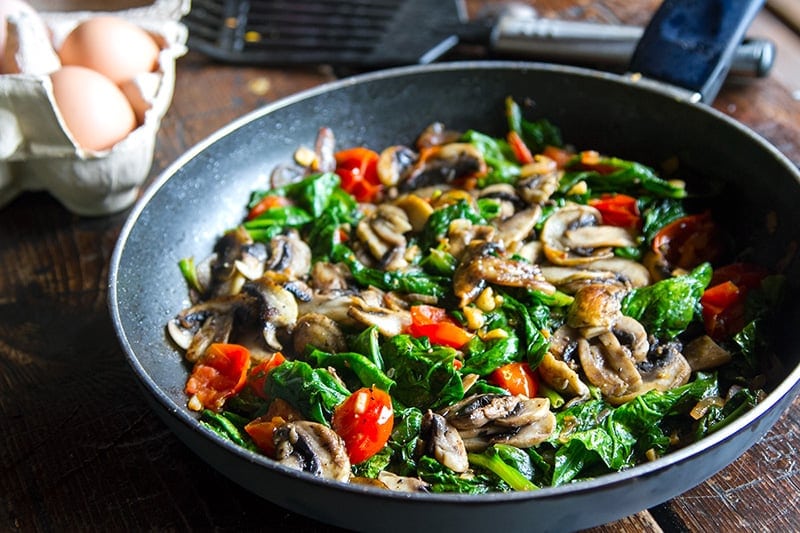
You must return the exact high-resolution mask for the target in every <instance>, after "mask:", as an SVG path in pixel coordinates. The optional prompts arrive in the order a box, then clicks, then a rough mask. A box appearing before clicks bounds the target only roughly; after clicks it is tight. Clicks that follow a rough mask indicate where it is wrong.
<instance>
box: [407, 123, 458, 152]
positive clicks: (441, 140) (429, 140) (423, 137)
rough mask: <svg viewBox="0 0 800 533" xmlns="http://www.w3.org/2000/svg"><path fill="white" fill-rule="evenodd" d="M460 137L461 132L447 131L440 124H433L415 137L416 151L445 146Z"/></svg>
mask: <svg viewBox="0 0 800 533" xmlns="http://www.w3.org/2000/svg"><path fill="white" fill-rule="evenodd" d="M460 137H461V132H459V131H454V130H448V129H447V128H445V125H444V124H442V123H441V122H434V123H432V124H430V125H429V126H428V127H427V128H425V129H424V130H423V131H422V133H420V134H419V137H417V141H416V143H415V144H416V146H417V149H419V150H421V149H423V148H431V147H433V146H438V145H440V144H447V143H452V142H455V141H457V140H458V139H459V138H460Z"/></svg>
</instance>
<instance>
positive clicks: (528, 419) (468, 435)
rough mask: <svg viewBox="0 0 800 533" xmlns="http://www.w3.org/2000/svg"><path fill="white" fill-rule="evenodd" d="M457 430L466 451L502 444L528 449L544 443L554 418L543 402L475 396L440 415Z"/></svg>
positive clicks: (545, 400) (552, 425) (545, 402)
mask: <svg viewBox="0 0 800 533" xmlns="http://www.w3.org/2000/svg"><path fill="white" fill-rule="evenodd" d="M441 414H442V416H443V417H444V418H445V419H446V420H447V422H449V423H450V424H451V425H452V426H453V427H454V428H456V429H458V432H459V434H460V435H461V438H462V439H463V441H464V446H465V447H466V449H467V450H468V451H480V450H482V449H485V448H486V447H487V446H489V445H491V444H493V443H498V442H504V443H507V444H513V445H515V446H520V447H530V446H534V445H536V444H539V443H541V442H543V441H544V440H546V439H547V438H548V437H549V436H550V434H551V433H552V431H553V428H554V427H555V416H554V415H553V414H552V413H551V412H550V402H549V400H547V399H546V398H528V397H527V396H523V395H518V396H507V395H501V394H476V395H473V396H469V397H467V398H465V399H463V400H461V401H460V402H457V403H456V404H454V405H452V406H450V407H447V408H445V409H444V410H442V411H441Z"/></svg>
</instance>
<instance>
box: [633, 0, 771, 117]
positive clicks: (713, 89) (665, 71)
mask: <svg viewBox="0 0 800 533" xmlns="http://www.w3.org/2000/svg"><path fill="white" fill-rule="evenodd" d="M763 4H764V0H664V2H663V3H662V4H661V6H660V7H659V8H658V10H657V11H656V13H655V15H654V16H653V18H652V20H651V21H650V23H649V24H648V25H647V27H646V28H645V30H644V33H643V34H642V38H641V40H640V41H639V44H638V45H637V47H636V50H635V51H634V53H633V57H632V58H631V64H630V67H629V71H630V72H634V73H641V74H643V75H645V76H647V77H648V78H654V79H657V80H660V81H663V82H667V83H670V84H672V85H677V86H679V87H682V88H684V89H688V90H690V91H693V92H694V93H695V94H696V99H697V100H699V101H703V102H712V101H713V100H714V98H715V97H716V96H717V93H718V92H719V89H720V87H721V86H722V82H723V80H724V79H725V76H726V74H727V73H728V70H729V69H730V66H731V61H732V59H733V55H734V52H735V50H736V48H737V47H738V45H739V43H741V42H742V39H743V38H744V34H745V32H746V31H747V28H748V27H749V26H750V23H751V22H752V21H753V18H754V17H755V16H756V14H757V13H758V11H759V10H760V9H761V7H762V5H763Z"/></svg>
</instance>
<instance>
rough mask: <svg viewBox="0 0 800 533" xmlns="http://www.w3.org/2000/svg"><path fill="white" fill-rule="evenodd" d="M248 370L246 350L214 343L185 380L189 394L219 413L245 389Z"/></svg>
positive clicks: (242, 347) (204, 405)
mask: <svg viewBox="0 0 800 533" xmlns="http://www.w3.org/2000/svg"><path fill="white" fill-rule="evenodd" d="M249 367H250V352H249V351H248V349H247V348H245V347H244V346H239V345H238V344H222V343H214V344H212V345H210V346H209V347H208V349H207V350H206V352H205V354H203V356H202V357H201V358H200V360H198V361H197V363H195V365H194V368H193V369H192V375H191V376H189V379H188V380H187V381H186V393H187V394H189V395H191V396H195V397H196V398H197V399H198V400H199V401H200V403H201V404H202V405H203V407H205V408H207V409H212V410H214V411H219V410H220V409H221V408H222V405H223V404H224V403H225V400H226V399H227V398H228V397H230V396H232V395H234V394H236V393H237V392H239V391H240V390H241V389H242V387H244V385H245V382H246V380H247V370H248V368H249Z"/></svg>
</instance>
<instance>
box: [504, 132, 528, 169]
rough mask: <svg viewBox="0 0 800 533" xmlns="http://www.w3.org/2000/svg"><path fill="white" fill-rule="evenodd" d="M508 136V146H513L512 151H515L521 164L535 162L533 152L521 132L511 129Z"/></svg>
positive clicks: (515, 155)
mask: <svg viewBox="0 0 800 533" xmlns="http://www.w3.org/2000/svg"><path fill="white" fill-rule="evenodd" d="M506 138H507V140H508V146H509V147H511V151H512V152H514V157H516V158H517V161H519V163H520V164H521V165H527V164H529V163H533V154H531V151H530V149H528V145H526V144H525V141H523V140H522V137H520V135H519V133H517V132H516V131H509V132H508V135H506Z"/></svg>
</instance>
